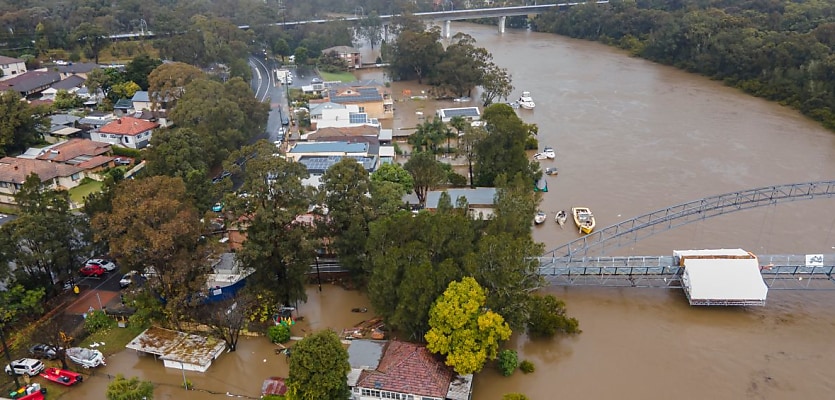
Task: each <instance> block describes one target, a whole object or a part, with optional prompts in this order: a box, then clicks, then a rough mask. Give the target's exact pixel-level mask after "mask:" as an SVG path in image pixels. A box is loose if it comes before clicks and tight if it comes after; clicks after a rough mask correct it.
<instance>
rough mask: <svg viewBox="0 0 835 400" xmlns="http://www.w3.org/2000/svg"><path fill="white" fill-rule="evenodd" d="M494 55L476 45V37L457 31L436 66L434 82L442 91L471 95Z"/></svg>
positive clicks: (458, 94) (481, 79)
mask: <svg viewBox="0 0 835 400" xmlns="http://www.w3.org/2000/svg"><path fill="white" fill-rule="evenodd" d="M491 59H492V55H491V54H490V53H489V52H488V51H487V50H485V49H484V48H481V47H476V46H475V39H474V38H473V37H472V36H470V35H467V34H466V33H461V32H459V33H456V34H455V35H454V36H453V37H452V40H451V42H450V44H449V45H448V46H447V47H446V50H445V51H444V53H443V56H442V57H441V60H440V61H439V62H438V64H437V65H435V66H434V74H433V79H432V83H433V84H434V85H435V86H437V87H439V88H440V90H441V91H442V92H446V93H451V94H453V95H455V96H459V97H460V96H464V95H465V94H466V95H467V96H469V95H470V94H471V92H472V89H473V88H474V87H476V86H477V85H479V84H480V83H481V82H482V81H483V76H484V71H485V69H486V67H487V65H489V63H490V60H491Z"/></svg>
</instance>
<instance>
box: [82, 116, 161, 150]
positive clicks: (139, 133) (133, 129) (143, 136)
mask: <svg viewBox="0 0 835 400" xmlns="http://www.w3.org/2000/svg"><path fill="white" fill-rule="evenodd" d="M158 127H159V124H158V123H156V122H151V121H146V120H144V119H139V118H134V117H121V118H119V119H117V120H115V121H113V122H110V123H108V124H107V125H104V126H102V127H101V128H99V129H97V130H94V131H92V132H90V139H92V140H93V141H96V142H105V143H110V144H115V145H118V146H122V147H130V148H132V149H142V148H144V147H146V146H148V143H150V141H151V134H152V133H153V131H154V129H156V128H158Z"/></svg>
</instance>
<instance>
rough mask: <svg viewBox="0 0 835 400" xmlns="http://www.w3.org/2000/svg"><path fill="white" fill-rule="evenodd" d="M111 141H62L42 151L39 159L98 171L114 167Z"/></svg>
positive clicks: (89, 170)
mask: <svg viewBox="0 0 835 400" xmlns="http://www.w3.org/2000/svg"><path fill="white" fill-rule="evenodd" d="M110 146H111V144H110V143H104V142H94V141H92V140H87V139H70V140H66V141H61V142H59V143H57V144H55V145H52V146H50V147H49V148H46V149H44V150H42V151H41V153H40V154H38V156H37V157H35V158H36V159H38V160H45V161H51V162H57V163H62V164H68V165H74V166H77V167H80V168H83V169H84V170H85V171H87V172H88V173H89V172H97V171H99V170H102V169H105V168H108V167H112V166H114V163H115V161H114V160H115V158H114V157H112V156H110Z"/></svg>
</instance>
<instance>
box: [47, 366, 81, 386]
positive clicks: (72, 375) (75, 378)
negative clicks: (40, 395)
mask: <svg viewBox="0 0 835 400" xmlns="http://www.w3.org/2000/svg"><path fill="white" fill-rule="evenodd" d="M41 377H42V378H44V379H46V380H48V381H52V382H55V383H59V384H61V385H64V386H72V385H75V384H76V383H79V382H81V381H83V380H84V376H82V375H81V374H79V373H77V372H72V371H67V370H65V369H61V368H47V369H45V370H44V371H43V372H41Z"/></svg>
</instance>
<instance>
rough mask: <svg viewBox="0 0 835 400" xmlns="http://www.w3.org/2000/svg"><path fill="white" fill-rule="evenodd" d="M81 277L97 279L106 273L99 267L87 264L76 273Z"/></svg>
mask: <svg viewBox="0 0 835 400" xmlns="http://www.w3.org/2000/svg"><path fill="white" fill-rule="evenodd" d="M78 272H79V273H80V274H81V275H82V276H95V277H99V276H102V275H104V274H105V272H107V271H106V270H105V269H104V268H102V267H101V265H97V264H87V265H85V266H83V267H81V269H80V270H79V271H78Z"/></svg>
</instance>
